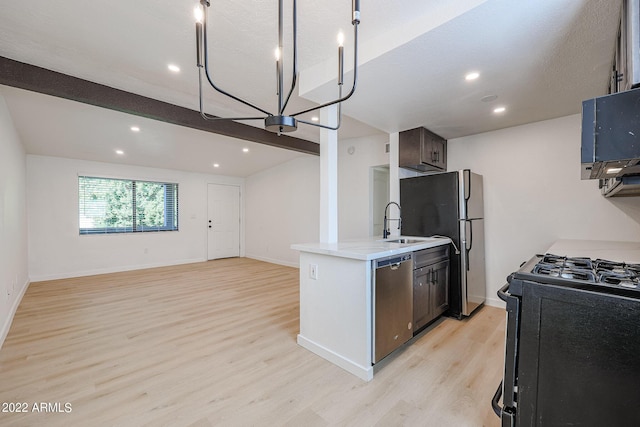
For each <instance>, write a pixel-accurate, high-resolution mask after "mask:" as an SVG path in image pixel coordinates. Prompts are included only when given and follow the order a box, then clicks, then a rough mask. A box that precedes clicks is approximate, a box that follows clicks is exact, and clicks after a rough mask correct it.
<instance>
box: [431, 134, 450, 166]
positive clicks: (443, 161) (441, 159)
mask: <svg viewBox="0 0 640 427" xmlns="http://www.w3.org/2000/svg"><path fill="white" fill-rule="evenodd" d="M432 147H433V148H432V150H433V154H432V157H433V158H434V159H435V161H434V162H433V166H435V167H437V168H438V169H442V170H443V171H444V170H447V141H445V140H444V139H441V138H435V139H434V140H433V142H432Z"/></svg>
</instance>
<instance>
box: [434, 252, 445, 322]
mask: <svg viewBox="0 0 640 427" xmlns="http://www.w3.org/2000/svg"><path fill="white" fill-rule="evenodd" d="M430 288H431V303H432V308H431V310H432V312H433V317H434V318H435V317H437V316H439V315H441V314H442V313H444V312H445V311H446V310H447V309H448V308H449V261H448V260H447V261H442V262H439V263H438V264H436V265H434V266H433V282H432V284H431V286H430Z"/></svg>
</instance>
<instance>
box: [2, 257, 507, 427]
mask: <svg viewBox="0 0 640 427" xmlns="http://www.w3.org/2000/svg"><path fill="white" fill-rule="evenodd" d="M298 310H299V304H298V270H297V269H294V268H288V267H282V266H278V265H274V264H268V263H264V262H259V261H255V260H250V259H245V258H235V259H226V260H217V261H210V262H206V263H198V264H189V265H183V266H175V267H163V268H157V269H150V270H140V271H134V272H126V273H116V274H107V275H100V276H92V277H83V278H75V279H68V280H57V281H48V282H37V283H32V284H31V286H30V287H29V289H28V290H27V293H26V294H25V296H24V299H23V301H22V303H21V305H20V307H19V308H18V311H17V313H16V316H15V319H14V321H13V325H12V327H11V330H10V331H9V334H8V336H7V339H6V341H5V343H4V346H3V347H2V349H0V403H3V402H5V403H8V402H26V403H28V405H29V406H28V411H29V412H27V413H21V414H15V413H13V414H11V413H3V412H0V425H2V426H112V425H113V426H143V425H150V426H155V425H167V426H192V427H205V426H305V427H306V426H329V425H330V426H333V425H338V426H396V425H405V426H438V427H440V426H456V427H460V426H498V425H499V422H498V418H497V417H496V416H495V415H494V414H493V412H492V411H491V405H490V400H491V397H492V395H493V393H494V391H495V388H496V387H497V385H498V383H499V381H500V378H501V375H502V372H501V371H502V362H503V347H504V343H503V340H504V310H501V309H498V308H493V307H484V308H482V309H481V310H480V311H479V312H478V313H476V315H474V316H472V318H471V319H467V320H464V321H458V320H454V319H448V318H445V319H442V320H440V321H438V322H437V323H436V324H435V325H434V326H433V327H432V328H430V330H429V331H428V332H427V333H423V334H421V335H420V336H418V337H416V338H414V340H413V342H412V344H411V345H408V346H405V347H403V348H401V349H400V350H399V351H398V352H397V353H396V354H394V355H392V356H389V357H388V358H387V359H385V360H384V361H383V363H381V364H379V365H378V367H377V372H376V374H375V377H374V379H373V381H371V382H369V383H366V382H363V381H361V380H360V379H358V378H356V377H355V376H353V375H351V374H349V373H347V372H345V371H343V370H342V369H340V368H338V367H336V366H334V365H332V364H331V363H329V362H327V361H325V360H324V359H322V358H320V357H318V356H316V355H315V354H313V353H311V352H309V351H307V350H305V349H303V348H302V347H300V346H298V345H297V344H296V334H297V333H298ZM39 402H45V403H51V404H52V407H53V408H52V409H56V407H55V404H56V403H59V404H60V409H61V410H62V411H64V409H65V406H64V405H65V403H70V404H71V412H70V413H64V412H49V413H43V412H32V409H33V404H34V403H39ZM0 409H7V408H6V407H5V408H0Z"/></svg>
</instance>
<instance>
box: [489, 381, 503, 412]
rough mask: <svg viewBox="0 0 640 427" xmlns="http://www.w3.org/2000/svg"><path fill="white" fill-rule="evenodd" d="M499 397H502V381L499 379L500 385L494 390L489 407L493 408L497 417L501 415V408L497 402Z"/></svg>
mask: <svg viewBox="0 0 640 427" xmlns="http://www.w3.org/2000/svg"><path fill="white" fill-rule="evenodd" d="M501 397H502V381H500V385H499V386H498V389H497V390H496V394H494V395H493V399H491V407H492V408H493V412H495V413H496V415H497V416H498V417H501V416H502V408H501V407H500V404H499V403H498V402H499V401H500V398H501Z"/></svg>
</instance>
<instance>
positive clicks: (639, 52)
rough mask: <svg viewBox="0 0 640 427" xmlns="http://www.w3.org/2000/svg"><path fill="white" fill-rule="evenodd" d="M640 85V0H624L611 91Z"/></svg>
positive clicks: (621, 90) (614, 91)
mask: <svg viewBox="0 0 640 427" xmlns="http://www.w3.org/2000/svg"><path fill="white" fill-rule="evenodd" d="M638 86H640V0H624V1H623V2H622V14H621V17H620V29H619V33H618V40H617V43H616V50H615V60H614V64H613V73H612V75H611V84H610V88H609V93H616V92H623V91H625V90H629V89H632V88H635V87H638Z"/></svg>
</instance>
